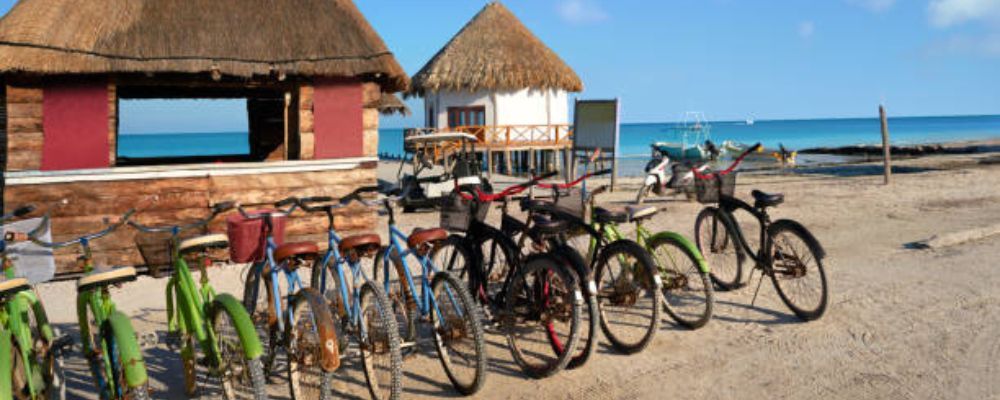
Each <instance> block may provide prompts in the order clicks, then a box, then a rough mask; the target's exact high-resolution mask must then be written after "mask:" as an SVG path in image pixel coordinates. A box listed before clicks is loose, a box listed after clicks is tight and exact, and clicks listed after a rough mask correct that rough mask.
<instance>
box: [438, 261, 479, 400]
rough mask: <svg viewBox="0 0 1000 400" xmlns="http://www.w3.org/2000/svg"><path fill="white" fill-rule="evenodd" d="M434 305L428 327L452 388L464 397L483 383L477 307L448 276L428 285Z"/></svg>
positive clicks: (459, 284) (475, 390)
mask: <svg viewBox="0 0 1000 400" xmlns="http://www.w3.org/2000/svg"><path fill="white" fill-rule="evenodd" d="M431 291H432V293H433V294H434V304H435V305H436V306H437V307H436V309H435V310H434V311H432V312H431V325H432V326H433V327H434V344H435V345H436V347H437V351H438V357H439V358H440V359H441V366H442V367H444V372H445V373H446V374H448V379H449V380H451V384H452V385H453V386H454V387H455V390H458V392H459V393H462V394H463V395H466V396H468V395H471V394H474V393H476V392H478V391H479V389H482V387H483V383H484V382H485V381H486V344H485V338H484V335H483V324H482V317H481V316H480V315H479V307H478V306H477V305H476V303H475V302H473V301H472V296H471V295H469V291H468V290H465V286H463V285H462V284H461V283H459V282H458V280H457V279H455V277H453V276H451V275H450V274H448V273H447V272H439V273H437V274H435V275H434V280H433V282H431Z"/></svg>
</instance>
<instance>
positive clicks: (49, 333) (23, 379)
mask: <svg viewBox="0 0 1000 400" xmlns="http://www.w3.org/2000/svg"><path fill="white" fill-rule="evenodd" d="M32 210H34V207H31V206H26V207H21V208H18V209H16V210H14V212H12V213H10V214H7V215H4V216H2V217H0V223H3V222H7V221H8V220H11V219H13V218H20V217H23V216H25V215H27V214H28V213H30V212H31V211H32ZM26 239H27V238H26V237H25V236H24V234H23V233H22V234H18V233H14V232H7V233H5V234H4V236H3V237H2V238H0V258H2V260H3V280H2V281H0V398H3V399H14V398H16V399H50V400H55V399H65V398H66V380H65V379H64V378H65V377H64V376H63V370H62V350H63V348H65V347H66V346H68V345H69V340H68V339H69V337H68V336H60V337H57V335H56V334H55V331H54V330H53V329H52V326H50V325H49V321H48V317H47V316H46V314H45V307H44V306H42V302H41V300H40V299H39V298H38V294H37V293H35V291H34V290H32V288H31V285H30V283H29V282H28V280H27V279H25V278H18V277H16V276H15V275H16V271H15V269H14V262H13V260H12V258H11V257H8V255H7V245H8V244H12V243H13V242H15V241H24V240H26Z"/></svg>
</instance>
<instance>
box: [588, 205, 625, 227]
mask: <svg viewBox="0 0 1000 400" xmlns="http://www.w3.org/2000/svg"><path fill="white" fill-rule="evenodd" d="M628 218H629V217H628V213H627V212H625V211H623V210H609V209H607V208H604V207H594V220H595V221H597V222H598V223H602V224H624V223H626V222H628Z"/></svg>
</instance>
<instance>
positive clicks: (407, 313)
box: [344, 187, 486, 395]
mask: <svg viewBox="0 0 1000 400" xmlns="http://www.w3.org/2000/svg"><path fill="white" fill-rule="evenodd" d="M377 191H378V188H377V187H366V188H361V189H358V190H357V191H355V192H354V193H352V194H351V195H349V196H348V197H346V198H345V199H344V201H347V202H350V201H352V200H357V201H361V202H363V203H365V204H368V205H379V202H367V201H364V200H361V194H362V193H371V192H377ZM402 197H405V196H391V197H386V198H384V199H383V200H382V201H381V206H383V207H384V208H385V210H386V212H387V214H388V217H389V245H388V246H386V247H383V248H382V250H380V251H379V252H378V254H377V255H376V257H375V267H374V278H375V280H379V276H380V275H381V278H382V279H381V280H382V282H383V284H384V288H385V292H386V295H387V296H388V298H389V302H390V303H391V304H392V308H393V312H394V314H395V315H396V321H397V323H398V324H399V325H398V326H399V330H400V336H401V337H402V339H403V341H404V342H405V343H406V344H404V346H403V347H404V348H409V347H415V346H414V345H415V344H416V343H415V340H416V339H417V322H418V320H420V321H423V322H427V323H429V324H430V325H431V327H432V328H433V335H434V344H435V346H436V347H437V352H438V357H439V358H440V359H441V365H442V366H443V367H444V372H445V374H447V375H448V379H449V380H450V381H451V383H452V386H454V387H455V389H456V390H458V391H459V393H462V394H464V395H471V394H474V393H476V392H478V391H479V390H480V389H481V388H482V387H483V384H484V383H485V380H486V379H485V378H486V345H485V339H484V333H483V325H482V319H483V318H482V315H481V314H480V308H479V306H478V305H477V304H476V303H475V302H474V301H473V300H472V296H471V295H470V294H469V291H468V289H466V285H464V284H462V283H461V282H460V281H458V280H457V279H455V278H454V277H453V276H452V275H451V274H449V273H447V272H444V271H438V268H437V267H436V265H437V263H435V261H434V260H435V259H437V258H438V257H437V256H439V255H444V256H445V257H455V256H466V257H467V253H466V252H464V251H463V249H459V248H450V249H446V247H454V246H455V244H454V243H453V242H448V241H447V240H446V239H448V231H446V230H444V229H441V228H434V229H416V230H414V231H413V233H411V234H410V235H406V234H404V233H403V232H402V231H400V230H399V228H397V227H396V216H395V210H394V209H393V203H394V202H396V201H398V200H399V199H401V198H402ZM404 243H405V245H404ZM411 256H412V257H413V258H415V259H416V261H417V264H418V265H420V267H421V272H422V274H421V275H420V292H419V293H418V292H417V290H416V289H415V288H416V287H417V285H416V284H415V283H414V282H415V279H414V277H413V275H412V274H411V273H410V267H409V265H407V262H406V261H407V258H410V257H411ZM389 260H392V262H391V263H390V261H389ZM380 267H381V268H380ZM380 272H381V274H380Z"/></svg>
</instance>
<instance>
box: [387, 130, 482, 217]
mask: <svg viewBox="0 0 1000 400" xmlns="http://www.w3.org/2000/svg"><path fill="white" fill-rule="evenodd" d="M403 147H404V150H405V151H406V154H405V155H404V158H403V162H402V163H400V165H399V171H398V172H397V174H396V176H397V178H398V179H399V189H400V191H401V193H405V197H404V198H403V200H402V205H403V211H404V212H410V211H414V210H417V209H425V208H437V207H439V206H440V205H441V199H442V198H443V197H445V196H447V195H448V194H449V193H451V192H452V190H454V189H455V184H456V182H457V184H458V185H461V186H469V187H471V186H478V187H479V188H480V190H483V191H484V192H490V191H491V190H492V187H491V186H490V184H489V182H488V181H487V180H486V179H485V178H483V177H482V169H481V168H480V164H479V159H478V158H477V157H476V137H475V136H473V135H470V134H468V133H460V132H440V133H431V134H421V135H413V136H410V137H407V138H404V139H403ZM406 165H410V166H411V168H412V173H410V174H405V175H404V174H403V169H404V168H405V166H406Z"/></svg>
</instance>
